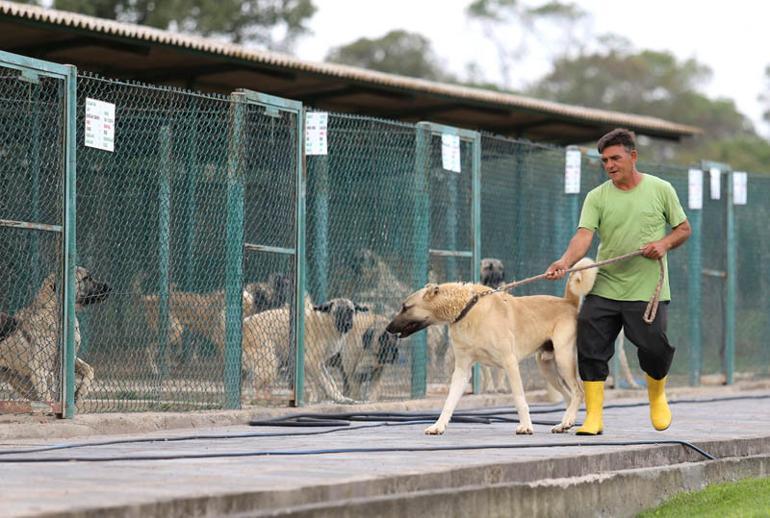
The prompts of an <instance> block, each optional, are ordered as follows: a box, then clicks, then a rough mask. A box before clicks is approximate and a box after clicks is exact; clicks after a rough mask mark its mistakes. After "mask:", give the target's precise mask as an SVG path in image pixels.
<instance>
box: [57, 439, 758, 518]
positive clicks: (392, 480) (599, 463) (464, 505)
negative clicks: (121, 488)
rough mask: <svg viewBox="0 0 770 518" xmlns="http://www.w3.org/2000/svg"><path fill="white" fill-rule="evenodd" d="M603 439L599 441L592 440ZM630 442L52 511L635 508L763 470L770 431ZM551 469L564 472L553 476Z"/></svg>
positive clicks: (584, 512) (604, 511)
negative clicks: (678, 441)
mask: <svg viewBox="0 0 770 518" xmlns="http://www.w3.org/2000/svg"><path fill="white" fill-rule="evenodd" d="M597 442H600V441H597ZM698 446H699V447H701V448H703V449H704V450H706V451H707V452H709V453H711V454H712V455H715V456H717V457H718V458H720V460H716V461H705V462H704V461H702V460H701V459H703V457H702V456H701V455H699V454H697V453H696V452H694V451H693V450H691V449H689V448H685V447H683V446H679V445H663V446H637V447H628V448H627V449H624V450H622V451H615V452H605V453H599V454H591V453H586V454H582V455H576V456H574V457H557V458H551V459H547V460H542V459H539V460H533V461H525V462H510V463H499V464H487V465H481V466H471V467H463V468H456V469H451V470H444V471H436V472H433V473H420V474H406V475H398V476H394V477H385V478H373V479H369V480H357V481H351V482H348V483H344V484H329V485H316V486H306V487H302V488H298V489H293V490H284V491H255V492H247V493H230V494H212V495H204V496H195V497H191V498H177V499H172V500H167V501H157V502H153V503H144V504H136V505H128V506H120V507H114V508H103V507H102V508H99V509H94V510H87V509H81V510H73V511H72V512H70V513H64V514H58V515H57V516H72V517H91V516H94V517H95V516H100V517H127V516H143V517H144V516H148V517H150V516H164V517H177V516H178V517H183V516H303V517H304V516H322V517H327V516H328V517H353V516H378V517H380V516H383V517H389V516H393V517H394V518H401V517H403V516H427V515H436V514H438V515H440V516H443V515H446V516H517V515H521V516H557V515H563V516H633V515H634V514H635V513H637V512H638V511H640V510H642V509H645V508H648V507H650V506H653V505H655V504H657V503H659V502H660V501H662V500H663V499H665V498H668V497H669V496H671V495H673V494H675V493H677V492H680V491H691V490H696V489H700V488H702V487H704V486H705V485H707V484H710V483H714V482H721V481H725V480H738V479H740V478H745V477H753V476H764V475H765V474H766V473H768V471H769V470H770V455H769V454H768V452H770V437H756V438H752V439H741V440H729V441H724V440H723V441H713V442H706V443H699V444H698ZM554 473H558V474H559V475H562V476H561V477H560V478H557V479H554V478H552V476H553V474H554Z"/></svg>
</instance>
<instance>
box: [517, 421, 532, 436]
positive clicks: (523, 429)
mask: <svg viewBox="0 0 770 518" xmlns="http://www.w3.org/2000/svg"><path fill="white" fill-rule="evenodd" d="M533 433H535V430H533V429H532V425H531V424H530V425H526V424H520V425H519V426H517V427H516V435H532V434H533Z"/></svg>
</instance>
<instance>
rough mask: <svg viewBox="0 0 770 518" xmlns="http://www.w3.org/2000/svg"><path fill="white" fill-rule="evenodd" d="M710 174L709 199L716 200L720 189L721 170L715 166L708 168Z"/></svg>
mask: <svg viewBox="0 0 770 518" xmlns="http://www.w3.org/2000/svg"><path fill="white" fill-rule="evenodd" d="M709 175H710V176H711V199H712V200H718V199H719V197H720V192H721V189H722V171H720V170H719V169H717V168H716V167H712V168H711V169H710V170H709Z"/></svg>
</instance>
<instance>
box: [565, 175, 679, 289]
mask: <svg viewBox="0 0 770 518" xmlns="http://www.w3.org/2000/svg"><path fill="white" fill-rule="evenodd" d="M642 177H643V178H642V181H641V182H640V183H639V184H638V185H637V186H636V187H634V188H633V189H631V190H630V191H623V190H621V189H618V188H617V187H615V185H614V184H613V183H612V181H611V180H607V181H606V182H604V183H603V184H601V185H600V186H598V187H596V188H595V189H593V190H592V191H591V192H589V193H588V195H587V196H586V199H585V202H584V203H583V210H582V212H581V213H580V223H579V224H578V226H579V227H581V228H585V229H588V230H590V231H592V232H596V231H598V232H599V241H600V243H599V254H598V257H597V260H599V261H602V260H604V259H609V258H611V257H616V256H619V255H623V254H627V253H629V252H633V251H634V250H638V249H639V248H640V247H641V246H643V245H646V244H648V243H651V242H653V241H657V240H659V239H662V238H663V237H664V236H665V235H666V224H668V225H670V226H671V227H676V226H677V225H679V224H680V223H683V222H684V221H685V220H686V219H687V216H686V215H685V213H684V210H683V209H682V205H681V204H680V203H679V198H678V197H677V195H676V191H675V190H674V188H673V187H672V186H671V184H670V183H668V182H667V181H665V180H661V179H660V178H657V177H655V176H651V175H648V174H642ZM663 262H664V264H665V265H666V278H665V281H664V283H663V288H662V289H661V292H660V300H671V291H670V289H669V285H668V263H667V261H666V257H664V258H663ZM658 276H659V268H658V261H656V260H654V259H648V258H646V257H642V256H637V257H632V258H631V259H627V260H625V261H620V262H617V263H612V264H608V265H606V266H602V267H601V268H599V272H598V275H597V277H596V284H594V288H593V290H591V293H592V294H594V295H599V296H601V297H605V298H608V299H612V300H635V301H646V300H649V299H650V297H652V295H653V293H654V292H655V286H656V285H657V283H658Z"/></svg>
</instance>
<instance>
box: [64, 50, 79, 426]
mask: <svg viewBox="0 0 770 518" xmlns="http://www.w3.org/2000/svg"><path fill="white" fill-rule="evenodd" d="M66 70H67V74H66V78H65V91H66V93H65V97H64V102H65V108H64V125H65V131H64V225H63V236H62V237H63V240H64V254H63V258H62V259H63V263H64V264H63V265H62V266H63V270H64V279H63V284H64V289H63V290H62V291H63V295H62V299H63V300H62V302H63V307H62V320H63V324H64V325H63V327H62V345H63V348H64V358H65V360H64V373H63V376H62V390H63V392H64V397H63V398H62V400H63V402H64V408H63V409H62V416H63V417H65V418H67V419H71V418H72V417H74V416H75V290H76V287H75V282H76V279H75V269H76V268H77V264H76V263H77V247H76V241H75V237H76V227H75V222H76V218H75V214H76V209H77V204H76V200H77V161H76V150H77V77H78V71H77V68H75V67H74V66H71V65H67V66H66Z"/></svg>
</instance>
